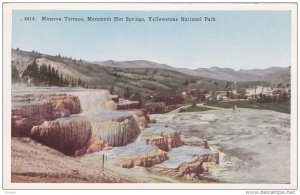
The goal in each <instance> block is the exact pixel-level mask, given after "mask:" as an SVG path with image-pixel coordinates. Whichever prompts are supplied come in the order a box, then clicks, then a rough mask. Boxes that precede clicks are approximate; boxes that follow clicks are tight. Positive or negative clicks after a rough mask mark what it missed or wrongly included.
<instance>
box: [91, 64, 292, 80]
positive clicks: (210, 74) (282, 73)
mask: <svg viewBox="0 0 300 195" xmlns="http://www.w3.org/2000/svg"><path fill="white" fill-rule="evenodd" d="M95 63H96V64H99V65H102V66H109V67H118V68H158V69H166V70H172V71H177V72H181V73H184V74H189V75H192V76H200V77H206V78H213V79H218V80H227V81H270V82H273V83H276V82H279V81H280V82H284V83H287V82H289V78H290V76H289V75H290V68H289V67H270V68H266V69H252V70H239V71H236V70H234V69H231V68H219V67H211V68H198V69H187V68H175V67H173V66H169V65H166V64H159V63H155V62H150V61H146V60H134V61H113V60H108V61H102V62H95Z"/></svg>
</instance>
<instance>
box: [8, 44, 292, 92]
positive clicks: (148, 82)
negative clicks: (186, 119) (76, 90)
mask: <svg viewBox="0 0 300 195" xmlns="http://www.w3.org/2000/svg"><path fill="white" fill-rule="evenodd" d="M34 60H36V63H37V65H38V66H39V67H41V66H42V65H47V66H49V65H50V66H51V68H54V69H55V71H57V74H58V75H62V76H63V78H66V79H68V80H69V81H71V80H72V82H74V83H75V82H79V80H78V79H80V80H81V81H83V82H84V83H85V85H86V87H88V88H105V89H108V90H110V91H111V92H112V91H113V92H112V93H114V94H118V95H120V94H124V92H125V91H128V90H129V91H130V92H131V93H140V94H141V96H143V97H147V96H148V95H150V94H153V93H164V94H178V92H180V91H184V90H186V89H187V88H207V89H209V90H224V89H225V88H227V87H228V82H230V83H231V86H230V87H231V88H234V89H239V88H245V87H249V86H252V85H265V86H270V85H271V86H277V84H279V83H281V84H282V85H283V86H286V85H289V84H290V67H286V68H284V67H271V68H267V69H253V70H239V71H235V70H233V69H230V68H218V67H212V68H199V69H187V68H175V67H172V66H169V65H166V64H159V63H155V62H150V61H146V60H134V61H122V62H119V61H113V60H109V61H102V62H89V61H85V60H76V59H73V58H70V57H63V56H60V55H56V56H53V55H47V54H42V53H39V52H35V51H32V52H29V51H23V50H19V49H12V53H11V65H13V66H14V67H15V68H16V70H17V72H18V73H17V74H19V75H20V77H21V78H22V74H23V72H24V71H25V70H26V69H27V67H28V65H29V64H32V63H33V62H34ZM24 79H25V80H24ZM26 79H29V78H24V77H23V78H22V80H23V81H22V82H26ZM232 81H236V82H232ZM37 84H39V83H37Z"/></svg>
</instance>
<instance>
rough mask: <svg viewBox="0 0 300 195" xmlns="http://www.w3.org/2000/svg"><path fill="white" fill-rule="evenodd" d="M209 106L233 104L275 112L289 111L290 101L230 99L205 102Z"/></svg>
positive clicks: (230, 105) (231, 105)
mask: <svg viewBox="0 0 300 195" xmlns="http://www.w3.org/2000/svg"><path fill="white" fill-rule="evenodd" d="M207 105H209V106H216V107H221V108H233V106H234V105H236V106H237V107H240V108H252V109H261V110H274V111H277V112H283V113H288V114H289V113H291V104H290V101H286V102H279V103H276V102H272V103H257V102H255V101H253V102H252V101H246V100H245V101H231V102H207Z"/></svg>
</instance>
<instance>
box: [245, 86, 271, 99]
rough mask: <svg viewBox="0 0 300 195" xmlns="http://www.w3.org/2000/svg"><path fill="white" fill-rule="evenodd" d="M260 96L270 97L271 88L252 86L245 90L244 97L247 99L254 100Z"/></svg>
mask: <svg viewBox="0 0 300 195" xmlns="http://www.w3.org/2000/svg"><path fill="white" fill-rule="evenodd" d="M260 94H262V95H267V96H270V95H272V89H271V87H263V86H254V87H250V88H247V89H246V93H245V96H247V98H256V97H257V96H259V95H260Z"/></svg>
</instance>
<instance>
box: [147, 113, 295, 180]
mask: <svg viewBox="0 0 300 195" xmlns="http://www.w3.org/2000/svg"><path fill="white" fill-rule="evenodd" d="M152 117H154V118H155V119H156V120H157V121H158V122H161V123H166V124H168V125H169V126H171V127H173V128H175V127H176V129H177V130H180V131H181V133H182V134H185V135H191V136H196V137H199V138H201V139H205V140H208V144H209V146H210V148H211V149H212V150H217V151H219V152H220V166H221V167H223V168H224V170H225V171H216V172H212V174H213V176H214V177H215V178H219V179H220V180H221V181H226V182H234V183H289V182H290V115H289V114H284V113H279V112H275V111H268V110H254V109H238V110H236V111H233V110H232V109H221V110H210V111H205V112H194V113H177V114H157V115H152ZM179 150H181V148H177V149H176V150H174V149H172V150H171V151H170V152H169V154H168V155H169V156H172V152H173V151H174V154H175V153H176V152H177V151H179ZM187 151H188V150H187ZM175 156H176V154H175ZM164 163H168V161H165V162H164ZM164 163H163V164H164ZM163 164H162V165H163Z"/></svg>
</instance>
